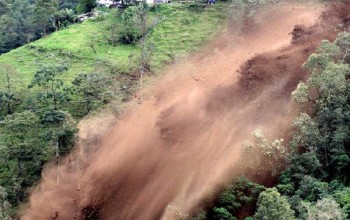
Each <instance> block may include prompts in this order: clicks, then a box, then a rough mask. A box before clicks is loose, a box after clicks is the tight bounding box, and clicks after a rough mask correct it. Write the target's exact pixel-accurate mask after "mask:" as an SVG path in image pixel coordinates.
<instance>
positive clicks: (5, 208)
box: [0, 186, 11, 220]
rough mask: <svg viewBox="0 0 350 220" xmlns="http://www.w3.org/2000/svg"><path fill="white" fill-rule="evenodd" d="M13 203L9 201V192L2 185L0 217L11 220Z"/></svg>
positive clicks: (0, 188) (2, 219) (0, 190)
mask: <svg viewBox="0 0 350 220" xmlns="http://www.w3.org/2000/svg"><path fill="white" fill-rule="evenodd" d="M10 208H11V205H10V203H9V202H8V201H7V193H6V190H5V188H4V187H1V186H0V219H1V220H11V216H10Z"/></svg>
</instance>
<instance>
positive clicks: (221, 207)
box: [192, 177, 265, 220]
mask: <svg viewBox="0 0 350 220" xmlns="http://www.w3.org/2000/svg"><path fill="white" fill-rule="evenodd" d="M264 190H265V187H263V186H261V185H259V184H257V183H253V182H250V181H249V180H248V179H246V178H245V177H240V178H238V179H236V180H235V181H234V182H232V184H230V185H229V186H228V187H227V188H226V189H225V190H224V191H223V192H222V193H221V194H220V196H219V198H218V201H217V202H216V204H215V207H214V208H212V209H210V210H208V211H207V212H200V213H198V214H197V215H196V216H194V217H193V218H192V220H196V219H201V220H205V219H210V220H221V219H225V220H229V219H235V217H234V216H236V214H237V211H238V210H240V209H245V208H247V207H248V208H249V207H252V206H255V204H256V202H257V201H258V197H259V194H260V193H261V192H262V191H264Z"/></svg>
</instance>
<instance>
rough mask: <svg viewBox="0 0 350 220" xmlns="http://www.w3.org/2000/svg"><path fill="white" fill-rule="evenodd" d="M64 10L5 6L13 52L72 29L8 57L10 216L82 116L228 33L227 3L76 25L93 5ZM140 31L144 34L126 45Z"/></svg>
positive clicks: (1, 204) (3, 196)
mask: <svg viewBox="0 0 350 220" xmlns="http://www.w3.org/2000/svg"><path fill="white" fill-rule="evenodd" d="M58 3H59V4H57V1H51V0H47V1H46V0H45V1H44V0H40V1H39V0H37V1H30V0H27V1H16V0H15V1H11V4H10V1H7V0H0V4H2V5H5V6H6V8H5V9H3V8H1V9H3V10H1V11H0V13H1V16H2V18H4V19H5V20H0V22H5V23H3V24H4V25H5V26H1V27H0V33H1V34H0V42H1V46H0V48H1V51H3V52H5V51H7V50H10V49H12V48H15V47H17V46H20V45H22V44H25V43H28V42H30V41H32V40H34V39H37V38H40V37H41V36H44V35H46V34H48V33H50V32H51V31H52V30H53V29H60V28H63V30H59V31H56V32H54V33H52V34H50V35H48V36H46V37H44V38H42V39H40V40H37V41H35V42H31V43H28V44H26V45H25V46H22V47H19V48H17V49H14V50H12V51H10V52H8V53H4V54H2V55H1V56H0V79H1V80H0V219H7V218H9V216H10V214H11V206H12V209H16V207H18V205H20V204H21V203H22V202H23V201H25V200H26V198H27V196H28V192H29V189H30V188H31V187H32V186H33V185H35V184H36V183H37V181H38V180H39V178H40V175H41V171H42V167H43V165H44V164H45V163H46V162H48V161H52V160H55V164H56V165H57V166H59V164H60V158H61V156H62V155H64V154H66V153H68V152H69V151H70V149H71V147H72V146H73V143H74V141H75V134H76V132H77V128H76V121H75V119H79V118H80V117H83V116H84V115H86V114H88V113H90V112H93V111H95V110H97V109H98V108H100V107H102V106H106V104H108V103H111V102H113V103H114V105H113V106H117V107H119V106H120V105H121V104H122V103H123V102H125V101H127V100H128V98H129V97H130V96H131V94H132V93H133V92H134V89H135V86H136V85H137V80H138V77H139V76H140V74H139V71H140V66H141V67H143V74H146V73H150V72H154V71H156V70H157V69H159V68H161V67H162V66H163V65H164V64H165V63H167V62H171V61H173V60H174V59H175V58H176V57H179V56H184V55H186V54H187V53H189V52H190V51H193V50H194V49H195V48H197V47H198V46H199V45H201V44H203V43H204V42H205V40H206V39H208V38H209V37H210V36H212V35H213V34H214V33H215V32H216V30H218V28H219V27H220V23H221V20H222V18H223V17H224V16H225V13H222V12H223V11H225V10H226V9H225V8H226V6H225V4H223V3H220V4H218V5H215V6H214V7H208V8H202V9H201V10H200V11H196V12H193V11H192V10H191V9H190V8H189V7H188V5H181V4H175V5H160V6H157V8H156V9H155V8H148V7H145V6H144V5H142V4H140V5H139V6H130V7H128V8H127V9H125V10H118V9H114V10H110V11H109V10H108V9H105V10H106V13H105V14H103V15H100V16H98V17H95V18H91V19H88V20H87V21H85V22H83V23H81V24H74V25H70V26H68V24H69V22H70V21H71V20H70V19H71V17H72V16H73V15H74V14H75V12H74V10H75V9H74V7H76V6H77V4H78V3H80V6H81V4H83V3H87V2H85V1H80V2H77V1H59V2H58ZM65 7H69V8H65ZM26 8H27V10H26ZM22 9H23V11H22V12H23V15H18V12H19V11H21V10H22ZM60 9H61V10H60ZM16 16H17V17H16ZM22 16H29V17H28V19H24V20H23V17H22ZM209 18H210V19H209ZM6 19H10V20H11V21H16V22H18V24H16V25H17V26H13V25H12V23H11V22H10V21H9V20H6ZM21 19H22V20H23V21H26V22H27V23H23V22H22V20H21ZM19 21H21V22H19ZM153 21H157V22H153ZM160 21H162V22H160ZM65 22H67V23H65ZM72 22H73V21H72ZM125 24H130V26H128V28H129V29H128V30H127V31H125V26H124V25H125ZM184 24H186V26H184ZM33 25H34V26H33ZM10 27H11V28H10ZM14 27H16V29H13V28H14ZM2 28H3V29H2ZM26 28H28V29H26ZM9 30H10V31H13V32H9ZM24 30H27V32H26V31H24ZM135 30H136V31H138V32H137V33H139V36H136V37H135V38H134V39H133V40H132V41H125V40H123V39H126V37H125V36H128V35H129V33H130V32H133V31H135ZM1 31H3V32H1ZM33 31H34V32H33ZM10 33H13V34H14V36H16V38H14V37H13V36H12V35H10ZM123 36H124V37H123ZM151 45H152V46H151ZM135 73H136V74H135ZM142 76H143V75H142ZM57 170H59V169H57ZM57 181H58V182H59V173H57ZM10 204H11V205H10Z"/></svg>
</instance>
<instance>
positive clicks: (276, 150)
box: [243, 129, 287, 176]
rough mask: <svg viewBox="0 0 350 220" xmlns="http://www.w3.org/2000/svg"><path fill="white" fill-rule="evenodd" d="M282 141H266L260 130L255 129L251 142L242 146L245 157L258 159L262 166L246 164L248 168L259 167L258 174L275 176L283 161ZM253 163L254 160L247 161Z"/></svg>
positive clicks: (283, 148)
mask: <svg viewBox="0 0 350 220" xmlns="http://www.w3.org/2000/svg"><path fill="white" fill-rule="evenodd" d="M282 143H283V139H275V140H272V141H270V140H268V139H267V138H265V136H264V134H263V132H262V130H260V129H257V130H255V131H254V139H253V141H252V142H247V143H245V144H244V145H243V148H244V154H243V156H245V157H252V156H253V157H254V156H255V157H259V158H261V159H260V161H261V163H263V164H264V165H263V166H259V165H258V166H257V165H256V164H250V163H249V162H248V163H246V166H248V168H250V167H252V168H255V167H261V168H260V170H259V173H260V172H261V173H266V172H270V173H271V175H272V176H274V175H276V174H277V173H278V172H279V171H280V170H281V167H280V166H281V164H283V163H281V162H283V160H285V157H286V153H287V152H286V149H285V147H284V146H283V145H282ZM247 161H252V163H254V162H255V161H254V160H249V159H247Z"/></svg>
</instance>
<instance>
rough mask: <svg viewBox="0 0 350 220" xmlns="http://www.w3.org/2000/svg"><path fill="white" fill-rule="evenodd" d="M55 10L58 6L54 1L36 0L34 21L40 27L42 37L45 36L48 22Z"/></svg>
mask: <svg viewBox="0 0 350 220" xmlns="http://www.w3.org/2000/svg"><path fill="white" fill-rule="evenodd" d="M57 10H58V4H57V1H56V0H36V2H35V9H34V12H35V14H34V21H35V22H36V23H37V24H39V26H41V27H42V31H43V33H42V35H43V36H45V35H46V32H47V25H48V22H49V20H50V19H51V18H52V16H53V15H54V14H55V13H56V12H57Z"/></svg>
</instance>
